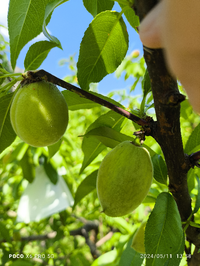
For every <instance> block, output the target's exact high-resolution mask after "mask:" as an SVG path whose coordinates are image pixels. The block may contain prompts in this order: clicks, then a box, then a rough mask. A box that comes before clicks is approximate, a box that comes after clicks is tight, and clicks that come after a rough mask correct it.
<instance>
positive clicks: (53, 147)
mask: <svg viewBox="0 0 200 266" xmlns="http://www.w3.org/2000/svg"><path fill="white" fill-rule="evenodd" d="M61 144H62V138H61V139H60V140H59V141H58V142H56V143H55V144H53V145H50V146H48V147H47V148H48V151H49V159H51V158H52V157H53V156H54V155H55V154H56V152H58V151H59V149H60V145H61Z"/></svg>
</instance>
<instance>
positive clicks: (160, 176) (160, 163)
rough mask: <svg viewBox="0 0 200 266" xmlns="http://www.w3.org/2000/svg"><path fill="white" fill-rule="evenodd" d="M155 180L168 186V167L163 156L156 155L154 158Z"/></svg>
mask: <svg viewBox="0 0 200 266" xmlns="http://www.w3.org/2000/svg"><path fill="white" fill-rule="evenodd" d="M152 163H153V169H154V178H155V180H156V181H158V182H159V183H161V184H165V185H167V166H166V163H165V161H164V160H163V158H162V156H160V155H158V154H156V155H154V156H153V157H152Z"/></svg>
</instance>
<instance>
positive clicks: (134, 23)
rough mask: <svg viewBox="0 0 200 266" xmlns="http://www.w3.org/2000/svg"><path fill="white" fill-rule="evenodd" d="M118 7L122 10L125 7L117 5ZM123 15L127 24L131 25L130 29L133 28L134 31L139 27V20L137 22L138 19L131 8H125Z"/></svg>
mask: <svg viewBox="0 0 200 266" xmlns="http://www.w3.org/2000/svg"><path fill="white" fill-rule="evenodd" d="M119 2H120V1H119ZM119 5H120V6H121V8H122V9H123V8H124V7H125V5H123V4H120V3H119ZM124 15H125V17H126V19H127V20H128V22H129V24H130V25H131V27H133V28H134V29H135V30H137V27H138V26H139V25H140V20H139V17H138V16H136V14H135V11H134V10H133V8H132V7H129V8H126V9H125V10H124Z"/></svg>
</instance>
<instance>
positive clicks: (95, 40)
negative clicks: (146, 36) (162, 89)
mask: <svg viewBox="0 0 200 266" xmlns="http://www.w3.org/2000/svg"><path fill="white" fill-rule="evenodd" d="M64 2H66V1H58V0H56V1H47V0H42V1H28V2H27V1H25V0H24V1H21V4H20V5H18V3H17V2H16V1H13V0H11V1H10V6H9V13H8V27H9V36H10V51H11V58H10V61H11V66H12V67H11V66H10V63H9V60H8V58H7V56H6V51H7V50H6V49H8V43H6V41H5V40H4V38H3V36H0V47H1V49H0V59H1V71H4V72H2V73H1V75H4V76H5V74H6V73H8V72H9V74H7V78H5V79H1V81H2V84H1V91H0V152H1V153H0V177H1V178H0V206H1V208H0V261H1V264H2V265H6V266H10V265H14V266H17V265H22V266H23V265H27V266H29V265H77V266H78V265H80V266H82V265H85V266H87V265H92V266H96V265H101V266H103V265H110V266H111V265H112V266H114V265H116V266H117V265H120V266H122V265H125V266H129V265H130V266H131V265H137V266H139V265H147V266H150V265H159V266H160V265H165V266H167V265H187V263H186V259H187V258H188V257H189V256H191V255H190V254H187V253H184V244H185V243H186V245H189V243H187V241H186V242H185V235H184V232H183V230H182V224H181V219H180V215H179V212H178V209H177V205H176V203H175V201H174V199H173V197H172V196H171V194H170V193H169V189H168V184H169V180H168V173H167V167H166V163H165V159H164V156H163V153H162V151H161V148H160V146H159V145H158V143H157V142H156V141H155V140H154V139H153V138H152V137H146V140H145V142H144V146H145V147H146V148H147V149H148V150H149V152H150V155H151V158H152V162H153V166H154V179H153V184H152V186H151V189H150V191H149V193H148V195H147V197H146V198H145V200H144V201H143V203H142V204H141V205H140V206H139V207H138V208H137V209H136V210H135V211H134V212H133V213H131V214H129V215H127V216H125V217H117V218H111V217H107V216H106V215H104V214H103V213H101V207H100V204H99V200H98V198H97V193H96V177H97V171H98V169H99V166H100V163H101V161H102V159H103V158H104V156H105V155H106V154H107V152H108V151H109V150H110V149H112V148H114V147H115V146H116V145H117V144H118V143H120V142H122V141H124V140H133V141H135V139H136V137H135V136H134V135H133V132H135V131H139V130H140V127H139V126H138V125H137V124H136V123H135V122H133V121H130V120H128V119H127V118H125V117H124V116H121V115H120V114H118V113H115V112H114V111H113V110H108V109H107V108H106V107H103V106H101V105H100V104H98V103H95V102H92V101H91V100H89V99H85V98H81V97H79V95H77V94H75V93H73V92H70V91H67V90H63V91H62V93H63V95H64V97H65V99H66V101H67V104H68V107H69V121H70V122H69V125H68V128H67V131H66V133H65V135H64V137H63V138H62V141H61V142H59V143H57V144H56V145H54V146H51V147H45V148H33V147H30V146H29V145H27V144H25V143H23V142H22V141H21V140H20V139H19V138H18V137H16V135H15V133H14V131H13V130H12V127H11V125H10V121H9V108H10V104H11V100H12V97H13V88H12V89H11V86H12V85H14V84H15V83H16V82H17V81H19V80H20V78H19V77H18V76H17V78H16V74H14V73H13V72H14V71H13V70H14V69H15V66H16V62H17V58H18V56H19V53H20V51H21V49H22V48H23V47H24V45H26V44H27V43H28V42H29V41H30V40H32V39H33V38H34V37H35V36H37V35H38V34H39V33H40V32H41V31H43V33H44V34H45V36H46V37H47V40H46V41H40V42H37V43H34V44H33V45H32V46H31V47H30V49H29V51H28V52H27V55H26V58H25V59H24V68H25V70H26V71H27V70H35V69H38V68H39V67H40V65H41V63H42V62H43V60H45V58H46V57H47V56H48V52H49V51H50V50H51V49H52V48H54V47H59V48H61V49H62V46H61V44H60V42H59V40H58V39H57V38H56V37H54V36H52V35H50V33H49V32H48V31H47V28H46V25H47V24H48V22H49V21H50V18H51V14H52V12H53V10H54V9H55V8H56V7H57V6H58V5H60V4H62V3H64ZM83 2H84V5H85V7H86V9H87V11H88V12H90V13H91V14H92V15H93V17H94V19H93V20H92V21H91V24H90V25H89V27H88V28H87V29H86V31H85V34H84V36H83V39H82V42H81V44H80V52H79V59H78V62H77V69H76V62H74V59H73V57H71V58H70V59H69V60H67V61H68V67H69V68H70V69H71V70H72V71H73V74H72V75H71V76H68V77H65V78H64V80H65V81H67V82H69V83H73V84H75V85H79V86H80V87H81V88H82V89H83V90H89V91H90V92H91V93H92V94H95V95H97V96H99V97H100V98H103V99H106V100H107V101H109V102H112V103H114V104H115V105H117V106H121V107H123V108H125V109H127V110H129V111H131V112H132V113H133V114H135V115H137V116H138V117H140V118H145V117H146V116H148V115H149V116H151V117H153V118H154V119H155V111H154V105H153V96H152V92H151V84H150V79H149V76H148V72H147V71H146V66H145V62H144V59H143V57H141V56H140V55H139V54H138V52H137V51H133V52H132V53H131V54H130V55H126V53H127V49H128V35H129V34H131V32H130V33H128V32H127V31H126V25H125V23H124V19H123V16H125V17H126V18H127V21H128V23H130V25H131V26H132V28H133V30H137V26H138V25H139V19H138V17H137V16H136V15H135V12H134V10H133V9H132V5H133V3H132V1H126V0H125V1H124V0H120V1H118V2H119V5H120V7H121V8H122V11H121V13H118V12H116V11H111V9H112V8H113V2H112V1H102V0H101V1H99V0H95V1H89V0H84V1H83ZM19 17H20V19H18V18H19ZM33 21H34V24H33ZM125 55H126V57H125ZM63 62H65V61H64V60H63V61H62V62H60V63H61V64H62V63H63ZM12 69H13V70H12ZM114 71H116V72H115V73H116V78H117V77H119V76H121V75H122V74H124V73H125V79H128V78H129V77H130V76H132V77H134V83H133V85H132V87H131V88H129V90H122V91H114V88H113V92H110V93H109V94H108V95H107V96H102V95H99V94H98V90H97V86H96V85H95V84H93V83H94V82H99V81H100V80H101V79H102V78H103V77H104V76H106V75H107V74H109V73H112V72H114ZM52 74H53V73H52ZM136 86H140V87H141V95H138V96H135V94H134V89H135V87H136ZM179 89H180V91H181V92H182V93H184V91H183V89H182V87H181V86H180V87H179ZM123 105H124V106H125V107H124V106H123ZM180 120H181V133H182V139H183V145H184V149H185V152H186V153H187V154H191V153H194V152H196V151H198V150H199V132H200V126H199V116H197V115H196V114H195V113H194V112H193V110H192V107H191V106H190V104H189V102H188V100H185V101H184V102H182V103H181V114H180ZM39 165H42V167H46V168H48V171H47V173H48V178H49V179H50V181H51V182H52V183H53V184H56V182H57V179H58V175H62V177H63V178H64V181H65V182H66V184H67V186H68V188H69V190H70V191H71V194H72V196H73V198H74V205H73V206H71V207H69V208H67V209H65V210H62V211H61V212H56V213H54V214H52V215H51V216H48V217H46V218H44V219H42V220H40V221H31V222H29V223H24V222H17V220H16V217H17V209H18V205H19V201H20V198H21V197H22V195H23V192H24V190H25V188H26V187H27V184H28V183H32V182H34V179H35V169H36V168H37V167H38V166H39ZM198 176H199V169H198V168H192V169H190V171H189V173H188V188H189V192H190V196H191V198H192V206H193V209H194V213H195V222H194V226H198V223H199V222H200V221H199V220H200V215H199V213H198V209H199V206H200V197H199V196H198V191H199V186H200V182H199V178H198ZM138 189H139V188H138ZM35 193H36V194H37V191H35ZM147 219H148V223H147V227H146V239H145V244H146V254H150V255H149V256H145V255H144V254H140V253H138V252H136V251H135V250H134V249H132V248H131V243H132V238H133V235H134V234H135V232H136V230H137V229H138V228H139V226H140V224H141V223H142V222H143V221H145V220H147ZM158 240H159V241H158ZM192 248H194V247H192ZM159 254H160V255H159ZM161 254H162V257H161ZM11 255H12V256H11ZM16 256H18V257H17V258H16Z"/></svg>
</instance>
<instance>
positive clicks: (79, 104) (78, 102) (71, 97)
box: [62, 90, 100, 111]
mask: <svg viewBox="0 0 200 266" xmlns="http://www.w3.org/2000/svg"><path fill="white" fill-rule="evenodd" d="M62 94H63V96H64V97H65V100H66V102H67V105H68V109H69V110H71V111H74V110H79V109H90V108H94V107H97V106H100V105H99V104H98V103H95V102H93V101H90V100H88V99H86V98H83V97H80V96H79V95H78V94H76V93H74V92H71V91H68V90H65V91H62Z"/></svg>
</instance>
